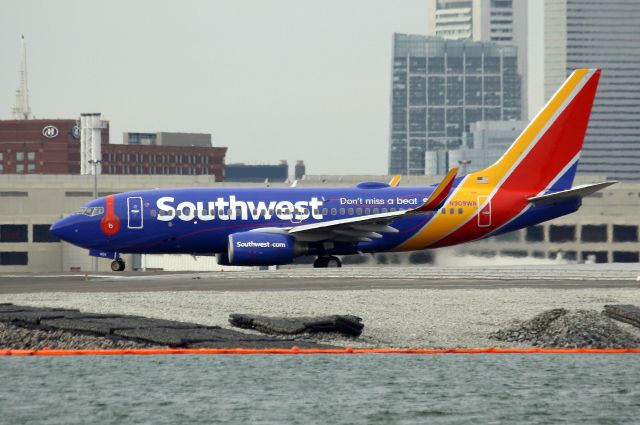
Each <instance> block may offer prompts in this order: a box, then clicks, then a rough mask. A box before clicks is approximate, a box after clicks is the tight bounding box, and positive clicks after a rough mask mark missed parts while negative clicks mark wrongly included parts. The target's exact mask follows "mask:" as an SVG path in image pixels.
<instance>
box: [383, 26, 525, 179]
mask: <svg viewBox="0 0 640 425" xmlns="http://www.w3.org/2000/svg"><path fill="white" fill-rule="evenodd" d="M517 60H518V56H517V50H516V48H515V47H512V46H498V45H495V44H494V43H480V42H473V41H469V40H443V39H441V38H435V37H425V36H420V35H406V34H394V39H393V75H392V83H391V84H392V88H391V135H390V143H389V173H390V174H414V175H415V174H424V173H425V152H426V151H427V150H429V151H433V150H450V149H457V148H459V147H461V146H462V145H463V133H464V132H465V131H468V130H469V124H471V123H474V122H476V121H483V120H484V121H501V120H518V119H520V116H521V106H520V105H521V104H520V100H521V99H520V76H519V75H518V71H517Z"/></svg>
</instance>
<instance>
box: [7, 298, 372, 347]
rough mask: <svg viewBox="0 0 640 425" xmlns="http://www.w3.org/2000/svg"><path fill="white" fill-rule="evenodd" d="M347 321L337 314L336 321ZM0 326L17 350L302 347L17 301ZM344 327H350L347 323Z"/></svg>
mask: <svg viewBox="0 0 640 425" xmlns="http://www.w3.org/2000/svg"><path fill="white" fill-rule="evenodd" d="M343 320H344V319H339V318H336V319H335V320H334V323H333V324H335V323H342V322H341V321H343ZM358 320H359V319H358ZM3 322H4V323H3ZM0 325H2V327H1V328H0V348H13V349H39V348H43V347H50V348H66V349H82V348H135V347H163V346H164V347H166V346H170V347H199V348H204V347H218V348H239V347H243V348H290V347H291V346H293V345H297V346H300V344H299V343H298V342H297V341H294V340H293V339H283V338H276V337H272V336H266V335H264V336H261V335H253V334H247V333H243V332H239V331H236V330H232V329H222V328H220V327H218V326H204V325H199V324H197V323H185V322H177V321H172V320H164V319H153V318H148V317H141V316H126V315H119V314H97V313H82V312H79V311H78V310H68V309H52V308H40V307H28V306H15V305H12V304H1V305H0ZM330 325H332V323H331V321H326V322H317V323H316V322H314V323H312V324H311V325H310V326H316V327H317V328H318V329H324V328H325V327H329V326H330ZM342 326H343V327H345V328H346V327H347V326H348V324H346V325H342ZM308 327H309V326H308ZM304 345H305V347H308V348H311V347H313V348H319V347H325V348H329V347H330V346H328V345H321V344H317V343H312V342H309V343H305V344H304Z"/></svg>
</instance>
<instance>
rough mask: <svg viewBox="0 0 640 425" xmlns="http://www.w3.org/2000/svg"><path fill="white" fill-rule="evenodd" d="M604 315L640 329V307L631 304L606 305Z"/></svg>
mask: <svg viewBox="0 0 640 425" xmlns="http://www.w3.org/2000/svg"><path fill="white" fill-rule="evenodd" d="M604 314H606V315H607V316H609V317H611V318H612V319H615V320H619V321H621V322H625V323H629V324H630V325H633V326H635V327H637V328H640V307H637V306H635V305H631V304H618V305H605V306H604Z"/></svg>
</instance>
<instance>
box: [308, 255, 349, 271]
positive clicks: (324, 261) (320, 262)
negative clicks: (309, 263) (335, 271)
mask: <svg viewBox="0 0 640 425" xmlns="http://www.w3.org/2000/svg"><path fill="white" fill-rule="evenodd" d="M328 267H342V261H340V259H339V258H338V257H335V256H333V255H330V256H328V257H318V258H317V259H316V261H314V262H313V268H314V269H326V268H328Z"/></svg>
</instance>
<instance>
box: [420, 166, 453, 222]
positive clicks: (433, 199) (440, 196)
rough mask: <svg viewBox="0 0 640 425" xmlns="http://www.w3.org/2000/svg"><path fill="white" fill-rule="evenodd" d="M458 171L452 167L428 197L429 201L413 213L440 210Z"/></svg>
mask: <svg viewBox="0 0 640 425" xmlns="http://www.w3.org/2000/svg"><path fill="white" fill-rule="evenodd" d="M458 169H459V168H458V167H454V168H452V169H451V170H449V173H448V174H447V176H446V177H445V178H444V179H442V181H441V182H440V184H439V185H438V187H436V189H435V190H434V191H433V193H432V194H431V196H429V199H427V201H426V202H425V203H424V204H422V205H421V206H419V207H418V208H416V209H415V210H414V211H432V210H436V209H438V208H440V205H441V204H442V203H443V202H444V200H445V199H447V196H449V192H451V186H453V181H454V180H455V178H456V175H457V174H458Z"/></svg>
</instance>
